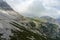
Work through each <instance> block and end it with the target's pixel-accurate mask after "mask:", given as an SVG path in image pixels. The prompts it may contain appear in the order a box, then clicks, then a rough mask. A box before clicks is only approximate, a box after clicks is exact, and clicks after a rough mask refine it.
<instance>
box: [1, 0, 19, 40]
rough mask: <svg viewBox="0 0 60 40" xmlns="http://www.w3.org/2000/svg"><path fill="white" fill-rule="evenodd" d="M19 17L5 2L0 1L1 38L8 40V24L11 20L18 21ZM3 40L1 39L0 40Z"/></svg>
mask: <svg viewBox="0 0 60 40" xmlns="http://www.w3.org/2000/svg"><path fill="white" fill-rule="evenodd" d="M19 17H20V15H19V14H18V13H17V12H15V11H14V10H13V9H12V8H11V7H10V6H9V5H8V4H7V3H6V2H4V1H3V0H0V34H3V35H2V36H1V38H6V40H9V35H12V32H11V29H12V28H13V26H12V25H10V24H9V22H10V21H12V20H18V19H19ZM1 40H3V39H1Z"/></svg>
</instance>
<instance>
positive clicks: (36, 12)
mask: <svg viewBox="0 0 60 40" xmlns="http://www.w3.org/2000/svg"><path fill="white" fill-rule="evenodd" d="M5 1H6V2H7V3H8V4H9V5H10V6H11V7H12V8H13V9H14V10H15V11H17V12H19V13H20V14H22V15H24V16H38V17H40V16H52V17H54V18H56V17H59V16H60V0H5Z"/></svg>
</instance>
